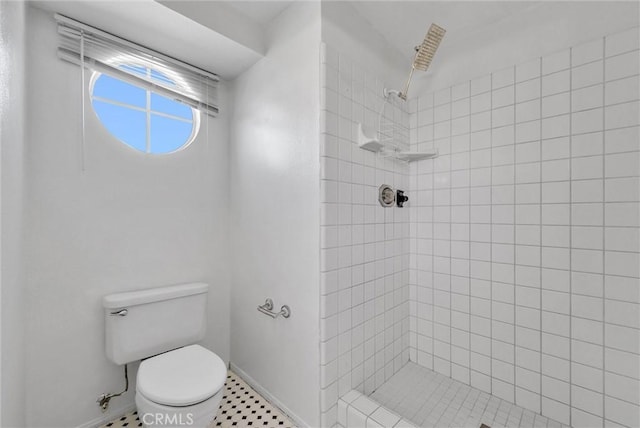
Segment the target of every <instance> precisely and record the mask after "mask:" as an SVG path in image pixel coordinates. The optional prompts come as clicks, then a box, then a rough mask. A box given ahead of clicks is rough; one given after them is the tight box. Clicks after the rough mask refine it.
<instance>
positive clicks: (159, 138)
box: [91, 65, 200, 154]
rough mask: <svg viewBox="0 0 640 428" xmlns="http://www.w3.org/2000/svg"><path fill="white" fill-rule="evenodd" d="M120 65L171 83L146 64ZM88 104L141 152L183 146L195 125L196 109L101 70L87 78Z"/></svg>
mask: <svg viewBox="0 0 640 428" xmlns="http://www.w3.org/2000/svg"><path fill="white" fill-rule="evenodd" d="M120 68H121V69H123V70H125V71H127V72H130V73H134V74H140V75H143V76H145V78H147V79H151V80H155V81H156V82H158V83H162V84H164V85H174V84H175V83H174V82H173V81H172V80H171V79H169V78H168V77H167V76H165V75H164V74H162V73H160V72H158V71H156V70H153V69H149V68H146V67H138V66H133V65H122V66H120ZM91 105H92V106H93V109H94V111H95V112H96V115H97V116H98V118H99V119H100V121H101V122H102V124H103V125H104V126H105V128H107V130H108V131H109V132H110V133H111V134H112V135H113V136H114V137H116V138H117V139H118V140H119V141H121V142H122V143H124V144H126V145H127V146H129V147H132V148H134V149H136V150H138V151H141V152H143V153H150V154H164V153H172V152H175V151H178V150H181V149H184V148H185V147H187V146H188V145H189V144H190V143H191V142H192V141H193V140H194V138H195V137H196V135H197V133H198V129H199V119H200V116H199V112H198V111H197V110H195V109H193V108H191V107H189V106H187V105H185V104H183V103H180V102H178V101H175V100H172V99H170V98H167V97H165V96H162V95H159V94H157V93H155V92H153V91H150V90H147V89H145V88H141V87H140V86H136V85H133V84H131V83H128V82H125V81H124V80H121V79H118V78H115V77H112V76H109V75H107V74H103V73H95V74H94V75H93V78H92V80H91Z"/></svg>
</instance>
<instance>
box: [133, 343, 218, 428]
mask: <svg viewBox="0 0 640 428" xmlns="http://www.w3.org/2000/svg"><path fill="white" fill-rule="evenodd" d="M226 377H227V370H226V367H225V365H224V362H223V361H222V360H221V359H220V357H218V356H217V355H216V354H214V353H213V352H211V351H209V350H208V349H205V348H203V347H202V346H200V345H190V346H185V347H184V348H179V349H176V350H173V351H169V352H165V353H164V354H160V355H157V356H155V357H151V358H148V359H146V360H144V361H142V363H141V364H140V368H139V369H138V376H137V382H136V384H137V386H136V406H137V408H138V417H139V418H140V421H141V422H142V424H143V425H144V426H145V427H154V426H155V427H157V426H162V427H208V426H209V425H210V424H211V421H212V420H213V419H214V418H215V416H216V413H217V411H218V406H219V405H220V400H221V399H222V395H223V393H224V382H225V380H226Z"/></svg>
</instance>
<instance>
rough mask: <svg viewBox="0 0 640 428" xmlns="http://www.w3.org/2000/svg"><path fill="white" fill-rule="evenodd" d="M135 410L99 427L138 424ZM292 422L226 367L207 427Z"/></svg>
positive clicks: (272, 426) (289, 427)
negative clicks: (216, 405)
mask: <svg viewBox="0 0 640 428" xmlns="http://www.w3.org/2000/svg"><path fill="white" fill-rule="evenodd" d="M141 426H142V423H141V422H140V418H139V417H138V412H135V411H134V412H129V413H127V414H126V415H124V416H121V417H119V418H118V419H115V420H113V421H111V422H109V423H106V424H104V425H102V426H100V428H125V427H126V428H130V427H141ZM294 426H295V425H294V424H293V422H291V420H290V419H289V418H288V417H287V416H286V415H285V414H284V413H282V412H281V411H280V410H279V409H278V408H277V407H275V406H273V405H272V404H271V403H269V402H268V401H267V400H266V399H265V398H264V397H263V396H261V395H260V394H258V393H257V392H256V391H255V390H254V389H253V388H251V387H250V386H249V385H247V383H246V382H245V381H243V380H242V379H241V378H240V377H239V376H238V375H236V374H235V373H234V372H232V371H231V370H229V372H228V374H227V381H226V383H225V392H224V395H223V396H222V401H221V402H220V408H219V409H218V414H217V415H216V418H215V419H214V420H213V422H212V423H211V425H209V428H217V427H222V428H239V427H261V428H280V427H284V428H293V427H294Z"/></svg>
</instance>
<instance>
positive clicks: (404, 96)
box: [398, 46, 420, 101]
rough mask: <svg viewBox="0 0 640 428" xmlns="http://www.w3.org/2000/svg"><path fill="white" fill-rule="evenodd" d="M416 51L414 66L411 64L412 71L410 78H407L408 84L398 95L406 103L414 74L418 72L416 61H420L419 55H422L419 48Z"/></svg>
mask: <svg viewBox="0 0 640 428" xmlns="http://www.w3.org/2000/svg"><path fill="white" fill-rule="evenodd" d="M415 49H416V55H415V56H414V57H413V64H411V71H410V72H409V78H407V83H406V84H405V85H404V90H403V91H402V92H399V93H398V96H399V97H400V98H402V99H403V100H404V101H407V93H408V92H409V85H411V79H412V78H413V72H414V71H415V70H416V60H417V59H418V54H419V53H420V47H419V46H416V48H415Z"/></svg>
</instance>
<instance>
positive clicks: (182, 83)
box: [55, 14, 219, 116]
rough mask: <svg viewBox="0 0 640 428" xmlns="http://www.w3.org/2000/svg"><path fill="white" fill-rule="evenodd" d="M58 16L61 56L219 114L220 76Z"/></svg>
mask: <svg viewBox="0 0 640 428" xmlns="http://www.w3.org/2000/svg"><path fill="white" fill-rule="evenodd" d="M55 18H56V21H57V22H58V33H59V34H60V44H59V47H58V56H59V57H60V58H61V59H63V60H65V61H69V62H72V63H74V64H77V65H80V66H82V67H87V68H91V69H94V70H96V71H98V72H102V73H106V74H110V75H112V76H113V77H117V78H118V79H121V80H124V81H126V82H128V83H131V84H134V85H137V86H140V87H142V88H145V89H147V90H151V91H154V92H156V93H158V94H160V95H163V96H165V97H168V98H171V99H174V100H176V101H179V102H182V103H185V104H187V105H189V106H191V107H193V108H196V109H198V110H200V111H202V112H204V113H207V114H209V115H211V116H216V115H217V114H218V103H217V86H218V81H219V78H218V76H217V75H215V74H213V73H210V72H207V71H205V70H202V69H200V68H198V67H194V66H192V65H190V64H187V63H184V62H182V61H179V60H176V59H174V58H171V57H168V56H166V55H163V54H161V53H159V52H156V51H153V50H151V49H148V48H145V47H144V46H140V45H137V44H135V43H132V42H130V41H128V40H125V39H122V38H120V37H117V36H114V35H112V34H110V33H107V32H105V31H102V30H99V29H97V28H94V27H91V26H89V25H86V24H83V23H81V22H79V21H76V20H73V19H71V18H67V17H66V16H62V15H59V14H56V17H55ZM131 66H135V67H146V68H148V69H151V70H156V71H158V72H160V73H162V74H163V75H164V76H166V77H167V78H160V77H158V75H157V74H150V73H147V74H146V75H145V74H141V73H139V72H136V71H135V69H134V68H132V67H131Z"/></svg>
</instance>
